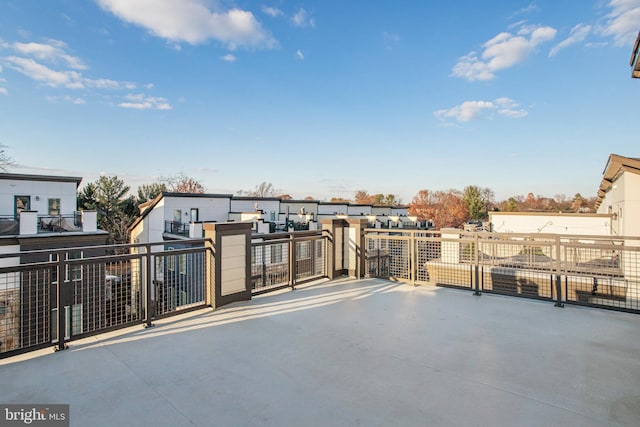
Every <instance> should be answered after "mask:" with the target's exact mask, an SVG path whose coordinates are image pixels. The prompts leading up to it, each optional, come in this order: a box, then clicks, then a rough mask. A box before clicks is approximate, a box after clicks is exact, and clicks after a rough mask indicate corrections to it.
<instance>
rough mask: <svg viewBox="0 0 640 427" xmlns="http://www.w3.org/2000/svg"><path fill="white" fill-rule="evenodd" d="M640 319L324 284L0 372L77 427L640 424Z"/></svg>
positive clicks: (4, 365)
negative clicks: (67, 414)
mask: <svg viewBox="0 0 640 427" xmlns="http://www.w3.org/2000/svg"><path fill="white" fill-rule="evenodd" d="M638 326H640V319H639V318H638V317H637V316H636V315H633V314H629V313H619V312H614V311H601V310H594V309H592V308H584V307H576V306H571V307H565V308H564V309H562V310H561V309H557V308H555V307H553V305H551V304H547V303H544V302H541V301H535V300H526V299H516V298H508V297H503V296H489V295H487V296H482V297H479V298H478V297H473V296H472V295H471V294H470V293H468V292H464V291H461V290H456V289H448V288H436V287H430V286H421V287H413V286H411V285H408V284H402V283H393V282H389V281H386V280H381V279H364V280H351V279H340V280H336V281H331V282H329V281H326V280H325V281H318V282H314V283H311V284H306V285H302V286H299V287H298V288H297V289H296V290H295V291H281V292H279V293H273V294H265V295H262V296H259V297H255V298H254V299H253V300H251V301H246V302H237V303H233V304H231V305H229V306H226V307H223V308H221V309H218V310H216V311H212V310H211V309H203V310H199V311H195V312H190V313H186V314H182V315H180V316H176V317H172V318H166V319H161V320H158V321H157V322H156V325H155V327H153V328H150V329H141V328H140V327H134V328H129V329H124V330H120V331H117V332H111V333H109V334H105V335H101V336H99V337H92V338H85V339H82V340H79V341H76V342H75V343H74V345H72V346H71V348H70V349H69V350H67V351H63V352H60V353H56V354H55V355H53V354H51V353H50V350H44V351H45V352H46V355H45V354H43V353H42V352H43V351H40V352H33V353H29V354H27V355H21V356H16V357H13V358H9V359H4V360H2V361H0V377H1V378H3V380H4V381H6V382H7V383H8V384H11V387H5V388H4V390H3V399H2V400H3V402H16V403H22V402H26V401H29V402H47V403H67V404H70V410H71V425H91V426H112V425H122V426H128V425H143V426H194V425H195V426H210V425H213V424H215V425H257V424H261V425H273V426H284V425H327V426H350V425H358V424H359V425H367V426H368V425H376V426H377V425H379V426H387V425H405V426H424V425H445V426H447V425H448V426H464V425H498V426H512V425H535V426H556V425H581V426H602V425H639V424H640V398H639V396H638V387H637V385H638V384H639V383H640V369H638V361H637V355H638V354H640V328H639V327H638Z"/></svg>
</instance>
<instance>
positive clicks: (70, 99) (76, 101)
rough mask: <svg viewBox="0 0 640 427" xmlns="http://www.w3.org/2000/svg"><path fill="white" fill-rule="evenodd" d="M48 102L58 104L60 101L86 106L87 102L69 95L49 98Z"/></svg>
mask: <svg viewBox="0 0 640 427" xmlns="http://www.w3.org/2000/svg"><path fill="white" fill-rule="evenodd" d="M47 100H48V101H51V102H58V101H65V102H70V103H72V104H75V105H84V104H86V103H87V102H86V101H85V100H84V99H82V98H73V97H71V96H69V95H65V96H47Z"/></svg>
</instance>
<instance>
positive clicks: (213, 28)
mask: <svg viewBox="0 0 640 427" xmlns="http://www.w3.org/2000/svg"><path fill="white" fill-rule="evenodd" d="M207 3H210V2H207V1H205V0H135V1H134V0H98V4H99V5H100V7H101V8H102V9H104V10H106V11H108V12H111V13H112V14H114V15H116V16H117V17H118V18H120V19H122V20H123V21H126V22H129V23H131V24H135V25H138V26H141V27H143V28H146V29H147V30H148V31H149V32H150V33H151V34H153V35H155V36H157V37H161V38H164V39H167V40H169V41H173V42H186V43H190V44H199V43H204V42H206V41H207V40H209V39H214V40H218V41H219V42H221V43H224V44H225V45H226V46H227V47H228V48H231V49H235V48H236V47H238V46H242V47H247V48H266V49H271V48H274V47H276V46H277V44H278V42H277V41H276V40H275V39H274V38H273V36H271V34H270V33H269V32H268V31H266V30H265V29H264V28H262V25H261V24H260V23H259V22H258V20H257V19H256V18H255V16H254V15H253V13H251V12H249V11H245V10H241V9H230V10H228V11H226V12H215V11H211V10H209V8H208V7H207Z"/></svg>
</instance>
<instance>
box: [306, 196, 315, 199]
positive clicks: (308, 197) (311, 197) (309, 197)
mask: <svg viewBox="0 0 640 427" xmlns="http://www.w3.org/2000/svg"><path fill="white" fill-rule="evenodd" d="M304 199H305V200H315V199H316V198H315V197H313V196H307V197H305V198H304Z"/></svg>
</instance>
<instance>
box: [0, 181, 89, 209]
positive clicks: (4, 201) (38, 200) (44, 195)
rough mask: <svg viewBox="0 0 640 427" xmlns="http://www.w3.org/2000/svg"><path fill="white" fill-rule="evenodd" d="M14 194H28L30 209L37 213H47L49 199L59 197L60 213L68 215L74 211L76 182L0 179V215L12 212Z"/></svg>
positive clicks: (75, 205)
mask: <svg viewBox="0 0 640 427" xmlns="http://www.w3.org/2000/svg"><path fill="white" fill-rule="evenodd" d="M14 196H30V197H31V210H34V211H38V215H48V214H49V199H60V213H61V214H62V215H70V214H73V213H74V212H75V211H76V208H77V202H76V183H75V182H49V181H28V180H21V179H2V180H0V215H13V214H14Z"/></svg>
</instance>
